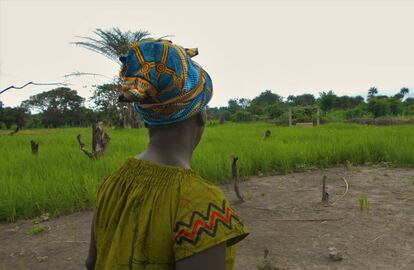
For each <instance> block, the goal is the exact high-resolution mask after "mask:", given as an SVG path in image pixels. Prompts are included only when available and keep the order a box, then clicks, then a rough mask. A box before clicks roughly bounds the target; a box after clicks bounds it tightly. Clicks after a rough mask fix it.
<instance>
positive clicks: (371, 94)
mask: <svg viewBox="0 0 414 270" xmlns="http://www.w3.org/2000/svg"><path fill="white" fill-rule="evenodd" d="M376 94H378V89H377V88H376V87H371V88H370V89H369V90H368V98H371V97H374V96H375V95H376Z"/></svg>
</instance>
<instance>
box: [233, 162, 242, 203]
mask: <svg viewBox="0 0 414 270" xmlns="http://www.w3.org/2000/svg"><path fill="white" fill-rule="evenodd" d="M238 160H239V158H238V157H236V156H233V158H232V163H231V174H232V176H233V179H234V192H235V193H236V196H237V198H238V199H239V200H240V202H244V199H243V196H242V195H241V193H240V190H239V185H238V182H239V176H238V173H237V172H238V170H237V161H238Z"/></svg>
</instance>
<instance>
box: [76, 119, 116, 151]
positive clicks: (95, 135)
mask: <svg viewBox="0 0 414 270" xmlns="http://www.w3.org/2000/svg"><path fill="white" fill-rule="evenodd" d="M77 139H78V143H79V145H80V147H81V150H82V151H83V152H84V153H85V154H86V155H87V156H88V157H89V158H98V157H99V156H100V155H103V154H104V153H105V150H106V147H107V145H108V143H109V141H110V140H111V138H110V137H109V135H108V134H107V133H106V132H105V131H104V130H103V123H102V122H99V123H97V124H94V125H93V126H92V151H89V150H88V149H87V148H86V146H85V143H84V142H83V140H82V135H81V134H78V136H77Z"/></svg>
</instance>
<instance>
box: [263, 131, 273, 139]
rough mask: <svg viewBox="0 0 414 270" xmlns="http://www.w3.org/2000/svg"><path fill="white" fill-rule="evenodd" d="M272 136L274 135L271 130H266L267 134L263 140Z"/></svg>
mask: <svg viewBox="0 0 414 270" xmlns="http://www.w3.org/2000/svg"><path fill="white" fill-rule="evenodd" d="M270 135H272V132H271V131H270V130H266V131H265V133H264V134H263V139H267V138H269V137H270Z"/></svg>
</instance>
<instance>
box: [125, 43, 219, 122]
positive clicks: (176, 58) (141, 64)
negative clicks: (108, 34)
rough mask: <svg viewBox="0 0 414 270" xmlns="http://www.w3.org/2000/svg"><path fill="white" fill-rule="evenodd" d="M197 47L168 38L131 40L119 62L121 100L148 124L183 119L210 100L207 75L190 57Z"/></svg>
mask: <svg viewBox="0 0 414 270" xmlns="http://www.w3.org/2000/svg"><path fill="white" fill-rule="evenodd" d="M197 54H198V51H197V49H184V48H182V47H180V46H177V45H175V44H173V43H172V42H171V41H168V40H156V41H154V40H151V41H141V42H138V43H135V44H133V45H132V46H131V47H130V49H129V51H128V54H127V56H125V57H121V58H120V61H121V62H122V63H123V66H122V68H121V72H120V77H121V79H122V80H123V84H122V92H123V93H122V95H121V96H120V100H121V101H126V102H134V105H135V109H136V111H137V112H138V113H140V114H142V115H143V117H144V121H145V122H146V123H147V124H150V125H165V124H171V123H175V122H179V121H183V120H185V119H187V118H189V117H191V116H193V115H195V114H196V113H198V112H200V111H202V110H203V108H204V107H205V106H206V105H207V103H208V102H209V101H210V99H211V96H212V92H213V86H212V82H211V78H210V76H209V75H208V74H207V72H206V71H204V70H203V69H202V68H201V67H200V66H199V65H198V64H197V63H196V62H194V61H193V60H191V57H193V56H196V55H197Z"/></svg>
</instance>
